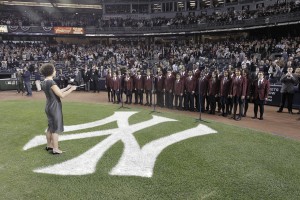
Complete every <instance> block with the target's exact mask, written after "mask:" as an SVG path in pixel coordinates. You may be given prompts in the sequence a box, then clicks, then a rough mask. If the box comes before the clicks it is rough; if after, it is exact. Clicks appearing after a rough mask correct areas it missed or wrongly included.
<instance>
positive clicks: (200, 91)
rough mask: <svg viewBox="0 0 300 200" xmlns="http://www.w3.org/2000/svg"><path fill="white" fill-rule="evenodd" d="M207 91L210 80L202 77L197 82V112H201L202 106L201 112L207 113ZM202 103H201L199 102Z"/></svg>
mask: <svg viewBox="0 0 300 200" xmlns="http://www.w3.org/2000/svg"><path fill="white" fill-rule="evenodd" d="M207 89H208V79H207V77H200V78H199V79H198V80H197V81H196V89H195V93H196V96H197V98H196V109H197V111H200V105H201V112H204V111H205V99H206V96H207ZM199 101H200V102H199Z"/></svg>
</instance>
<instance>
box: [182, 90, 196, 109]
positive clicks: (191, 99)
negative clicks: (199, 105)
mask: <svg viewBox="0 0 300 200" xmlns="http://www.w3.org/2000/svg"><path fill="white" fill-rule="evenodd" d="M186 95H187V100H186V102H185V105H184V107H185V109H186V110H190V111H194V94H192V93H191V92H187V93H186Z"/></svg>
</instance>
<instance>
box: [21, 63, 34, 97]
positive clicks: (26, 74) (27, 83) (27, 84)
mask: <svg viewBox="0 0 300 200" xmlns="http://www.w3.org/2000/svg"><path fill="white" fill-rule="evenodd" d="M22 76H23V79H24V84H25V89H26V92H27V94H26V96H32V90H31V82H30V72H29V71H28V68H27V67H25V68H24V73H23V75H22Z"/></svg>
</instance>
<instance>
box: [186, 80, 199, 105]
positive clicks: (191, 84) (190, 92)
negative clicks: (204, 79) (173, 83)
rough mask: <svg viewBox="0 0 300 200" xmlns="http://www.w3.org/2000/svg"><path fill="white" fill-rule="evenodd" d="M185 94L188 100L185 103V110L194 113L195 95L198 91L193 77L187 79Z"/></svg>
mask: <svg viewBox="0 0 300 200" xmlns="http://www.w3.org/2000/svg"><path fill="white" fill-rule="evenodd" d="M184 87H185V92H186V95H187V100H186V101H185V105H184V107H185V109H186V110H190V111H194V106H195V105H194V93H195V89H196V80H195V78H194V77H193V76H190V77H187V78H186V79H185V84H184Z"/></svg>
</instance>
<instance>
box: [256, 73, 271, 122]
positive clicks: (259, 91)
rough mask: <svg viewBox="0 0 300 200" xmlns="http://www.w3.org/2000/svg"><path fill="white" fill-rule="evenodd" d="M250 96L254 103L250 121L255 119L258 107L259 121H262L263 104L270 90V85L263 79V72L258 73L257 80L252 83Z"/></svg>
mask: <svg viewBox="0 0 300 200" xmlns="http://www.w3.org/2000/svg"><path fill="white" fill-rule="evenodd" d="M252 88H253V89H252V94H253V95H252V96H253V101H254V117H252V119H257V112H258V107H259V112H260V117H259V118H258V119H259V120H263V115H264V104H265V101H267V99H268V94H269V90H270V83H269V81H268V80H267V79H265V78H264V73H263V71H260V72H259V73H258V79H257V80H255V81H253V86H252Z"/></svg>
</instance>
